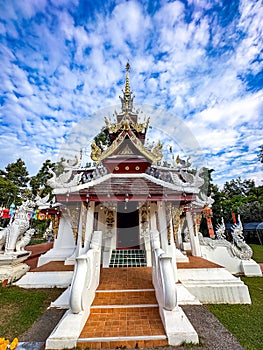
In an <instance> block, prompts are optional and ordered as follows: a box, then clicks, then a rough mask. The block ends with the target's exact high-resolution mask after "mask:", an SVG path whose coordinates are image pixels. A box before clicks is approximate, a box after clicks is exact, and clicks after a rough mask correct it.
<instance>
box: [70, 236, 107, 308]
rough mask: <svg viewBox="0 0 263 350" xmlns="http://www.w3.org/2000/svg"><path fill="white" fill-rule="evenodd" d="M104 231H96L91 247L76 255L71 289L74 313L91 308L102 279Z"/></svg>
mask: <svg viewBox="0 0 263 350" xmlns="http://www.w3.org/2000/svg"><path fill="white" fill-rule="evenodd" d="M101 242H102V232H101V231H94V232H93V235H92V238H91V243H90V245H89V249H88V250H87V251H86V252H84V253H82V254H81V255H79V256H78V257H76V263H75V269H74V273H73V278H72V284H71V290H70V308H71V310H72V312H73V313H74V314H77V313H80V312H81V311H84V309H85V310H87V309H89V308H90V306H91V304H92V302H93V300H94V297H95V292H96V289H97V288H98V285H99V280H100V260H101Z"/></svg>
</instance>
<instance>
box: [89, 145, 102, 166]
mask: <svg viewBox="0 0 263 350" xmlns="http://www.w3.org/2000/svg"><path fill="white" fill-rule="evenodd" d="M100 156H101V149H100V148H99V146H97V145H96V143H95V141H94V140H93V141H92V142H91V154H90V158H91V159H92V160H94V162H98V161H99V159H100Z"/></svg>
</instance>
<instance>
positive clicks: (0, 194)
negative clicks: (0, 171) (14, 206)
mask: <svg viewBox="0 0 263 350" xmlns="http://www.w3.org/2000/svg"><path fill="white" fill-rule="evenodd" d="M18 190H19V189H18V187H17V186H16V185H14V184H13V182H12V181H10V180H8V179H6V178H5V177H4V176H3V175H2V176H1V175H0V205H1V206H5V207H6V208H8V207H9V206H10V204H11V203H13V202H15V200H16V198H17V194H18Z"/></svg>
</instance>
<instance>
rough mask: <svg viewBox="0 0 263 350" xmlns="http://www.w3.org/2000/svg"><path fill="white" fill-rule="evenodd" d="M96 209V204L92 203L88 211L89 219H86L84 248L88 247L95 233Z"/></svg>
mask: <svg viewBox="0 0 263 350" xmlns="http://www.w3.org/2000/svg"><path fill="white" fill-rule="evenodd" d="M94 209H95V202H90V203H89V204H88V209H87V219H86V228H85V242H84V246H85V247H86V246H87V245H88V244H89V243H90V241H91V235H92V232H93V224H94Z"/></svg>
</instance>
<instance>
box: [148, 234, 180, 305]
mask: <svg viewBox="0 0 263 350" xmlns="http://www.w3.org/2000/svg"><path fill="white" fill-rule="evenodd" d="M151 248H152V279H153V285H154V288H155V294H156V298H157V301H158V304H159V306H160V307H161V308H163V309H165V310H169V311H171V310H173V309H174V308H175V307H176V306H177V293H176V285H175V279H174V272H173V266H172V257H170V256H168V255H167V254H166V253H165V252H164V250H162V249H161V248H160V238H159V232H158V231H151Z"/></svg>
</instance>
